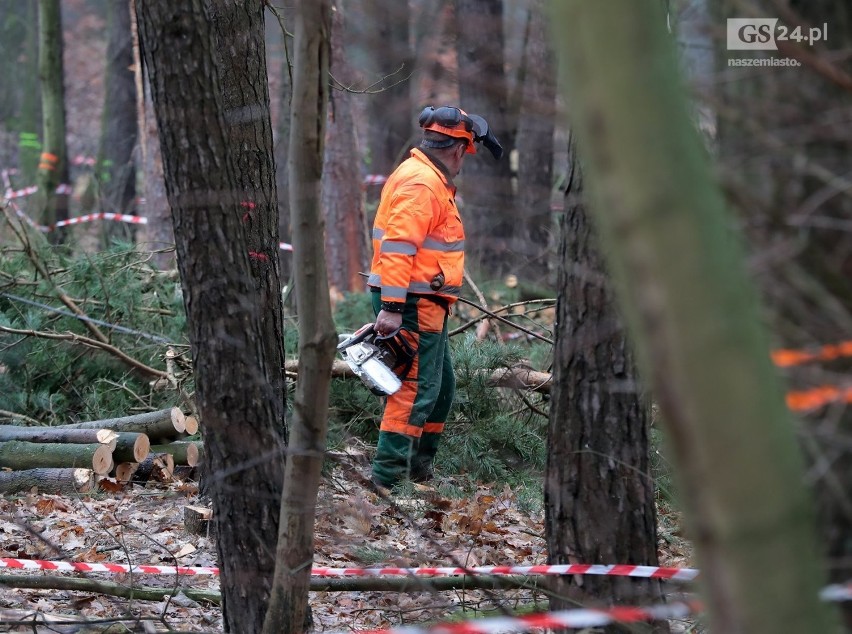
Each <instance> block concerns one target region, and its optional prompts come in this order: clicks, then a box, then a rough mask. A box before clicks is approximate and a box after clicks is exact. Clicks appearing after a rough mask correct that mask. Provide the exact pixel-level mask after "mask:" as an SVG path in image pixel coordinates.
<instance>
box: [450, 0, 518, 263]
mask: <svg viewBox="0 0 852 634" xmlns="http://www.w3.org/2000/svg"><path fill="white" fill-rule="evenodd" d="M455 24H456V27H457V29H458V36H457V42H456V47H457V51H458V79H459V103H458V105H459V106H460V107H461V108H462V109H464V110H465V111H467V112H471V113H474V114H478V115H481V116H483V117H485V119H486V120H487V121H488V125H489V126H490V127H491V128H492V129H493V130H494V133H495V134H496V135H497V138H498V139H499V140H500V142H501V143H502V145H503V148H504V149H505V152H506V153H505V156H504V157H503V159H502V160H500V161H495V160H494V158H493V157H492V156H491V154H490V153H489V152H488V150H486V149H484V148H481V147H479V149H478V150H477V155H476V156H473V157H469V158H468V160H466V161H465V164H464V169H463V170H462V173H461V176H460V179H459V190H460V192H461V195H462V198H463V200H464V203H463V205H462V217H463V218H464V226H465V234H466V236H467V238H466V249H465V251H466V254H467V258H468V260H469V264H470V267H472V268H473V269H474V270H478V271H481V272H482V273H483V274H485V275H487V276H489V278H491V279H493V278H494V277H498V276H500V275H502V274H504V273H507V272H509V271H510V270H512V269H513V267H514V266H515V265H516V264H517V259H516V258H515V257H514V256H513V255H512V253H511V250H510V248H511V246H512V245H511V240H512V235H513V234H514V233H515V228H516V227H517V224H518V221H517V217H516V215H515V209H514V196H513V193H512V179H511V168H510V165H509V154H510V152H511V150H512V148H513V147H514V138H513V137H514V134H513V133H512V132H511V130H510V127H509V123H508V121H507V114H508V111H509V96H508V88H507V85H506V73H505V68H504V54H503V47H504V38H503V2H502V0H456V21H455ZM435 105H441V104H435ZM477 264H478V265H479V266H478V267H477Z"/></svg>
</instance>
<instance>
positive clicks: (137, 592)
mask: <svg viewBox="0 0 852 634" xmlns="http://www.w3.org/2000/svg"><path fill="white" fill-rule="evenodd" d="M546 582H547V580H546V579H545V578H543V577H520V576H495V577H487V576H475V577H472V576H471V577H432V578H426V577H372V578H367V577H352V578H350V577H345V578H339V577H330V578H323V577H312V578H311V581H310V590H311V591H312V592H406V591H418V590H419V591H429V590H473V589H478V588H490V589H495V590H501V589H511V588H546V587H547V585H546ZM2 586H5V587H8V588H28V589H35V590H78V591H81V592H96V593H100V594H106V595H109V596H114V597H122V598H125V599H130V598H133V599H138V600H140V601H162V600H163V597H164V596H174V595H175V594H177V593H178V592H180V593H183V594H184V595H185V596H186V597H188V598H190V599H192V600H194V601H209V602H211V603H216V604H218V603H219V602H220V601H221V595H220V594H219V593H218V592H215V591H213V590H193V589H192V588H174V587H167V588H151V587H145V586H135V587H129V586H125V585H121V584H117V583H110V582H105V581H98V580H95V579H90V578H79V577H60V576H44V575H0V587H2Z"/></svg>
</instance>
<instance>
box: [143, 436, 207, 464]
mask: <svg viewBox="0 0 852 634" xmlns="http://www.w3.org/2000/svg"><path fill="white" fill-rule="evenodd" d="M203 451H204V443H203V442H201V441H200V440H178V441H175V442H170V443H169V444H167V445H153V446H152V447H151V452H152V453H167V454H171V456H172V458H174V461H175V464H176V465H188V466H190V467H197V466H198V464H199V463H200V462H201V455H202V453H203Z"/></svg>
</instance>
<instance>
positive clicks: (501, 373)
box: [284, 359, 553, 394]
mask: <svg viewBox="0 0 852 634" xmlns="http://www.w3.org/2000/svg"><path fill="white" fill-rule="evenodd" d="M284 369H285V370H286V371H287V372H290V373H292V374H296V375H298V373H299V362H298V360H290V361H287V362H286V363H285V365H284ZM331 376H332V377H333V378H343V377H354V376H355V373H354V372H352V368H350V367H349V365H348V364H347V363H346V362H345V361H342V360H340V359H335V361H334V364H333V365H332V368H331ZM552 382H553V376H552V375H551V374H550V373H549V372H538V371H536V370H532V369H530V368H528V367H525V366H515V367H511V368H499V369H497V370H494V371H493V372H491V375H490V376H489V377H488V383H489V384H490V385H491V386H493V387H508V388H511V389H514V390H532V391H534V392H542V393H545V394H547V393H549V392H550V386H551V384H552Z"/></svg>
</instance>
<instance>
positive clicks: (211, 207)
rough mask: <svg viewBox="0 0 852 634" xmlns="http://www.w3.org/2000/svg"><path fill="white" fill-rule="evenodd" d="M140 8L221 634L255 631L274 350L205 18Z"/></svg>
mask: <svg viewBox="0 0 852 634" xmlns="http://www.w3.org/2000/svg"><path fill="white" fill-rule="evenodd" d="M136 10H137V16H138V18H139V20H138V21H139V31H140V37H141V40H142V49H143V52H144V55H145V63H146V67H147V68H148V70H149V75H150V77H151V90H152V96H153V100H154V104H155V107H156V112H157V122H158V128H159V133H160V145H161V148H162V151H163V168H164V173H165V175H166V179H165V181H166V192H167V194H168V198H169V204H170V206H171V208H172V216H173V219H174V225H175V226H174V228H175V239H176V241H177V256H178V268H179V270H180V274H181V285H182V289H183V298H184V303H185V306H186V312H187V321H188V325H189V331H190V333H189V334H190V341H191V344H192V357H193V368H194V375H195V381H196V398H197V403H198V406H199V412H200V414H201V419H202V420H203V422H204V440H205V451H204V467H205V473H206V474H207V490H208V492H209V494H210V497H211V499H212V501H213V522H214V523H215V525H216V534H217V546H218V555H219V563H220V568H221V584H222V592H223V618H224V623H225V630H226V631H230V632H252V633H253V632H257V631H259V630H260V628H261V625H262V623H263V618H264V615H265V614H266V608H267V601H268V594H267V589H268V588H269V587H270V585H271V582H272V574H273V571H274V567H275V562H274V554H275V544H276V541H277V537H278V531H277V520H278V504H279V503H280V500H281V487H282V481H283V452H284V449H285V443H284V434H283V429H282V424H281V422H282V421H281V412H280V403H281V401H280V394H277V393H276V391H275V389H274V387H273V386H275V385H277V380H276V377H275V376H270V375H269V374H267V372H266V369H267V368H269V367H271V366H270V359H274V358H275V357H276V355H277V354H278V352H277V350H268V349H267V348H266V343H267V342H266V339H265V338H264V332H265V331H264V328H263V324H262V318H261V315H260V312H261V310H262V307H263V303H262V301H261V296H260V294H259V293H258V292H257V290H256V287H255V282H254V278H253V275H252V271H251V265H250V263H249V254H248V251H249V248H248V241H247V237H246V235H245V230H244V224H243V223H242V222H241V218H242V216H243V214H244V213H245V206H243V205H241V204H240V203H241V201H243V200H244V192H243V188H242V186H241V183H240V180H239V178H238V171H237V166H236V161H235V157H233V156H232V154H231V153H230V151H229V149H230V139H229V134H228V127H227V126H226V120H225V108H224V106H223V103H222V88H221V84H220V81H219V74H218V70H217V65H216V50H215V49H216V38H215V34H214V33H213V27H212V24H211V19H210V16H209V15H208V14H207V12H206V10H205V7H204V5H203V2H202V0H191V1H190V2H184V3H180V4H177V3H173V2H171V1H170V0H156V1H155V0H146V1H145V2H138V3H137V6H136ZM187 148H190V149H191V150H189V151H188V150H187Z"/></svg>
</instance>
